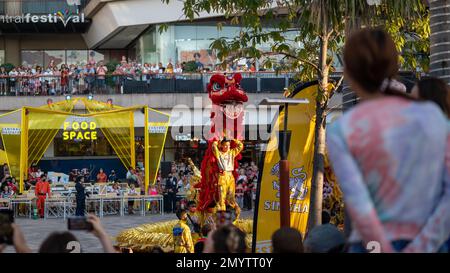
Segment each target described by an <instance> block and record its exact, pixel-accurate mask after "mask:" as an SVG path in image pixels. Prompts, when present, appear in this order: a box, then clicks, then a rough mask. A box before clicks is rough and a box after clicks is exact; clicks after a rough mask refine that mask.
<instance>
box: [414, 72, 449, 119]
mask: <svg viewBox="0 0 450 273" xmlns="http://www.w3.org/2000/svg"><path fill="white" fill-rule="evenodd" d="M417 89H418V91H419V99H422V100H428V101H433V102H435V103H436V104H437V105H438V106H439V107H440V108H441V110H442V112H444V114H446V115H447V116H449V115H450V106H449V101H448V93H449V87H448V85H447V84H446V83H445V82H444V81H443V80H441V79H438V78H424V79H421V80H420V81H418V82H417Z"/></svg>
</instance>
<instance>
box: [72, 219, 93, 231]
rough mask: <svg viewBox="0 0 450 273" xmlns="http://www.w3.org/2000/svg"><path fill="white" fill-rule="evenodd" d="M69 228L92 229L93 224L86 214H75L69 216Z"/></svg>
mask: <svg viewBox="0 0 450 273" xmlns="http://www.w3.org/2000/svg"><path fill="white" fill-rule="evenodd" d="M67 228H68V229H69V230H88V231H90V230H92V229H93V226H92V224H91V223H89V222H88V221H87V218H86V217H84V216H75V217H69V218H67Z"/></svg>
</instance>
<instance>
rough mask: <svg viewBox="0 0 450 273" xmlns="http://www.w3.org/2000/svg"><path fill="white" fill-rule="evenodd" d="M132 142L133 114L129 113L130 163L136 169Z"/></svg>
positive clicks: (134, 149) (134, 148)
mask: <svg viewBox="0 0 450 273" xmlns="http://www.w3.org/2000/svg"><path fill="white" fill-rule="evenodd" d="M134 142H135V140H134V112H132V111H130V156H131V158H130V162H131V166H132V167H133V168H136V147H135V143H134Z"/></svg>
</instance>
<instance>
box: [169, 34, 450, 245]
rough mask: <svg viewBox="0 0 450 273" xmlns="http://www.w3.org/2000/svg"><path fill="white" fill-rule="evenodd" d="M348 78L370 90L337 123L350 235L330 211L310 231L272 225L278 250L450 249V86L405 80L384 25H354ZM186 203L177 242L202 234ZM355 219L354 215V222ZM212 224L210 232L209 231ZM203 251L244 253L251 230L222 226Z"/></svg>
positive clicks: (339, 174) (330, 142)
mask: <svg viewBox="0 0 450 273" xmlns="http://www.w3.org/2000/svg"><path fill="white" fill-rule="evenodd" d="M344 69H345V75H346V79H347V80H348V81H349V83H350V86H351V87H352V89H353V90H354V91H355V92H356V94H357V95H358V97H359V98H360V99H361V101H360V103H359V104H358V105H357V106H355V107H354V108H353V109H352V110H351V111H348V112H346V113H344V115H343V116H342V117H341V118H340V119H338V120H337V121H335V122H334V123H332V124H331V126H330V127H329V128H328V130H327V148H328V152H329V157H330V161H331V164H332V168H333V171H334V172H335V175H336V178H337V181H338V182H339V185H340V187H341V190H342V192H343V196H344V206H345V208H346V211H347V213H348V215H347V216H346V217H347V221H348V223H351V225H350V226H347V229H350V234H349V236H346V234H344V233H343V232H342V231H341V230H339V229H338V228H337V227H336V226H335V225H333V224H331V223H330V222H329V221H330V215H329V214H328V213H327V212H325V211H324V212H323V213H322V225H319V226H315V227H313V228H311V229H310V230H309V231H308V232H307V234H306V236H305V238H302V236H301V235H300V233H299V232H298V231H297V230H295V229H292V228H281V229H279V230H277V231H276V232H275V233H274V234H273V235H272V247H273V252H275V253H288V252H289V253H301V252H320V253H342V252H351V253H367V252H384V253H392V252H404V253H405V252H406V253H409V252H426V253H433V252H441V253H442V252H444V253H448V252H449V245H450V165H449V164H450V137H449V127H448V118H449V113H450V112H449V109H450V107H449V106H450V95H449V93H450V90H449V87H448V85H447V84H446V83H445V82H444V81H442V80H440V79H437V78H424V79H421V80H419V81H418V82H417V84H416V85H415V86H414V88H413V89H412V92H411V93H407V92H406V87H405V86H404V85H402V84H401V83H399V82H398V81H396V80H395V78H396V76H397V73H398V69H399V66H398V52H397V50H396V47H395V44H394V42H393V40H392V38H391V37H390V36H389V34H387V33H386V32H385V31H383V30H381V29H363V30H359V31H357V32H356V33H353V34H352V35H351V36H350V37H349V38H348V39H347V41H346V44H345V47H344ZM188 213H189V212H185V211H180V212H178V213H177V216H178V218H179V219H180V223H179V224H177V225H176V226H175V227H174V229H173V235H174V237H175V238H176V244H177V246H178V247H176V248H175V252H180V253H186V252H187V253H191V252H195V251H196V249H197V248H196V247H194V246H195V245H196V244H198V243H202V242H201V241H200V242H199V241H198V240H194V239H193V238H194V234H195V233H196V231H192V229H191V227H189V225H188V224H187V223H188V222H189V221H191V220H190V218H192V217H187V215H188ZM348 223H347V225H348ZM204 235H206V234H202V236H204ZM203 244H204V247H203V248H202V249H201V250H198V252H213V253H214V252H216V253H217V252H219V253H244V252H247V251H248V249H246V248H245V247H244V246H245V234H244V233H243V232H242V231H239V230H238V228H237V227H235V226H233V224H232V222H228V224H227V225H224V226H220V225H219V226H217V227H213V228H212V231H209V233H208V234H207V235H206V237H204V240H203Z"/></svg>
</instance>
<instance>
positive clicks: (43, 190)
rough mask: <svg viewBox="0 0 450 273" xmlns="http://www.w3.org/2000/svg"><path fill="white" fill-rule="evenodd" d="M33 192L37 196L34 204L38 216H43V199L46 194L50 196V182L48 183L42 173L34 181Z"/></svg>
mask: <svg viewBox="0 0 450 273" xmlns="http://www.w3.org/2000/svg"><path fill="white" fill-rule="evenodd" d="M34 192H35V194H36V197H37V198H38V199H37V203H36V205H37V207H38V212H39V216H40V217H41V218H44V207H45V199H46V198H47V195H48V196H49V197H50V194H51V191H50V183H48V181H47V179H46V178H45V176H44V175H42V176H41V178H40V179H39V180H38V182H37V183H36V188H35V190H34Z"/></svg>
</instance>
